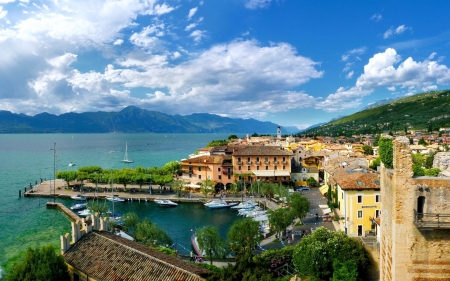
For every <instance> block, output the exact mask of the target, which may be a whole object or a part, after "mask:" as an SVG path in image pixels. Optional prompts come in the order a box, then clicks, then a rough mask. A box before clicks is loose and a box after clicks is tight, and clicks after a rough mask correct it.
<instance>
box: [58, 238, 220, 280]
mask: <svg viewBox="0 0 450 281" xmlns="http://www.w3.org/2000/svg"><path fill="white" fill-rule="evenodd" d="M64 259H65V261H66V263H67V264H69V266H72V267H74V268H76V269H77V270H79V271H81V272H83V273H85V274H87V276H89V279H90V278H92V279H95V280H104V281H108V280H155V281H158V280H165V281H171V280H184V281H197V280H205V279H206V277H207V276H209V275H210V274H211V272H210V271H209V270H206V269H203V268H201V267H198V266H195V265H192V264H190V263H188V262H185V261H183V260H181V259H179V258H176V257H173V256H169V255H167V254H164V253H161V252H158V251H156V250H153V249H151V248H148V247H145V246H143V245H140V244H138V243H136V242H134V241H129V240H127V239H125V238H122V237H119V236H117V235H114V234H112V233H109V232H104V231H93V232H89V233H88V234H86V235H84V236H83V237H81V238H80V240H78V242H77V243H75V244H74V245H73V246H72V247H71V248H70V249H69V250H68V251H67V252H66V253H65V254H64Z"/></svg>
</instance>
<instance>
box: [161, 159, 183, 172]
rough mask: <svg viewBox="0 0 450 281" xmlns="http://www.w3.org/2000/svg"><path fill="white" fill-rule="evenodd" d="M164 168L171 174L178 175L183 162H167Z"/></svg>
mask: <svg viewBox="0 0 450 281" xmlns="http://www.w3.org/2000/svg"><path fill="white" fill-rule="evenodd" d="M162 169H163V170H164V171H167V174H171V175H178V173H179V172H180V171H181V163H180V162H178V161H171V162H168V163H166V164H165V165H164V166H163V167H162Z"/></svg>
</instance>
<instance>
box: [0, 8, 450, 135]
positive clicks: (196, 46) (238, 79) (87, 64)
mask: <svg viewBox="0 0 450 281" xmlns="http://www.w3.org/2000/svg"><path fill="white" fill-rule="evenodd" d="M448 11H450V2H447V1H418V0H409V1H346V0H343V1H320V0H316V1H300V0H202V1H188V0H183V1H182V0H165V1H159V0H114V1H113V0H110V1H102V0H77V1H73V0H51V1H45V0H42V1H39V0H38V1H32V0H0V110H7V111H11V112H13V113H23V114H27V115H31V116H34V115H36V114H39V113H42V112H48V113H51V114H56V115H59V114H62V113H67V112H78V113H81V112H97V111H108V112H111V111H120V110H121V109H123V108H125V107H127V106H130V105H134V106H137V107H140V108H143V109H147V110H151V111H159V112H163V113H166V114H170V115H175V114H180V115H189V114H193V113H211V114H217V115H220V116H225V117H231V118H254V119H257V120H261V121H270V122H274V123H276V124H278V125H281V126H296V127H297V128H299V129H304V128H306V127H309V126H311V125H314V124H317V123H321V122H328V121H330V120H331V119H333V118H336V117H339V116H345V115H349V114H352V113H355V112H357V111H359V110H361V109H363V108H364V107H366V106H367V105H370V104H372V103H374V102H376V101H379V100H383V99H387V98H399V97H404V96H408V95H413V94H417V93H422V92H427V91H434V90H442V89H448V88H450V86H449V83H450V69H449V66H450V21H448Z"/></svg>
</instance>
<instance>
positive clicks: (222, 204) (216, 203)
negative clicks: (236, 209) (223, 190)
mask: <svg viewBox="0 0 450 281" xmlns="http://www.w3.org/2000/svg"><path fill="white" fill-rule="evenodd" d="M237 204H239V203H238V202H233V203H228V202H226V201H224V200H221V199H217V200H212V201H209V202H208V203H205V204H204V205H205V207H208V208H210V209H218V208H230V207H233V206H236V205H237Z"/></svg>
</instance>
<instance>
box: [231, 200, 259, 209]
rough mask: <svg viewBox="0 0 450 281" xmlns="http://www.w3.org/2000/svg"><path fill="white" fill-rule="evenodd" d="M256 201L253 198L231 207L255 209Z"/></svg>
mask: <svg viewBox="0 0 450 281" xmlns="http://www.w3.org/2000/svg"><path fill="white" fill-rule="evenodd" d="M256 205H257V204H256V202H255V201H253V200H248V201H245V202H241V203H239V204H238V205H236V206H233V207H231V209H253V208H255V207H256Z"/></svg>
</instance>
